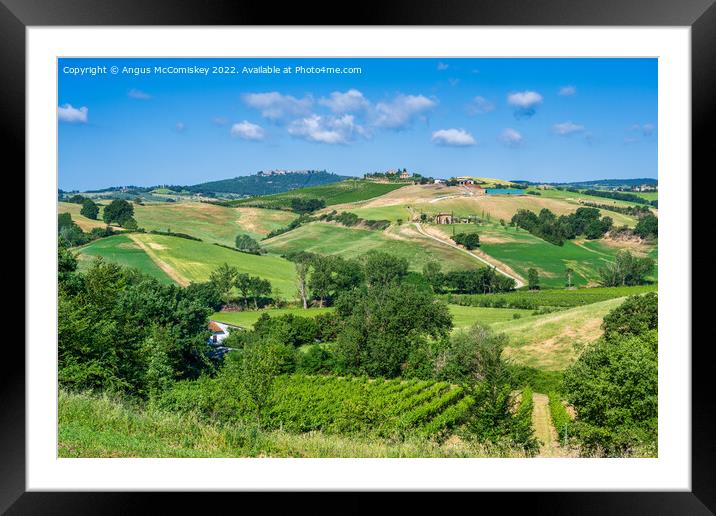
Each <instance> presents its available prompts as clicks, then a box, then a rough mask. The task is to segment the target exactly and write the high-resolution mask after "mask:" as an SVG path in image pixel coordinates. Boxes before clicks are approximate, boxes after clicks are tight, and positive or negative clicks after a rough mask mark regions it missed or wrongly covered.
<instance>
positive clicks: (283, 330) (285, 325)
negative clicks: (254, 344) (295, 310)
mask: <svg viewBox="0 0 716 516" xmlns="http://www.w3.org/2000/svg"><path fill="white" fill-rule="evenodd" d="M254 332H255V333H256V334H257V335H258V336H259V337H260V338H261V339H262V340H274V341H276V342H282V343H284V344H286V345H288V346H292V347H294V348H297V347H300V346H305V345H306V344H313V343H315V342H316V341H317V340H318V325H317V324H316V321H314V320H313V319H312V318H311V317H300V316H297V315H293V314H286V315H281V316H278V317H271V316H269V315H268V314H266V313H263V314H261V317H259V319H258V320H257V321H256V323H254Z"/></svg>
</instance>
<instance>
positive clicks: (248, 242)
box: [236, 235, 261, 254]
mask: <svg viewBox="0 0 716 516" xmlns="http://www.w3.org/2000/svg"><path fill="white" fill-rule="evenodd" d="M236 249H238V250H239V251H243V252H245V253H251V254H259V251H260V250H261V246H260V245H259V243H258V242H257V241H256V240H254V239H253V238H251V237H250V236H249V235H237V236H236Z"/></svg>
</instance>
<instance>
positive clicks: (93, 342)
mask: <svg viewBox="0 0 716 516" xmlns="http://www.w3.org/2000/svg"><path fill="white" fill-rule="evenodd" d="M77 276H79V277H81V282H74V283H72V278H73V277H77ZM60 281H61V284H60V295H59V300H58V302H59V308H58V310H59V313H58V346H59V347H58V353H59V379H60V384H61V385H63V386H65V387H69V388H72V389H92V390H109V391H121V392H125V393H127V394H130V395H133V396H139V397H146V396H148V395H149V394H150V392H152V390H153V389H157V388H158V387H159V386H161V385H164V384H165V380H166V379H167V378H171V380H172V381H173V380H176V379H181V378H193V377H196V376H198V374H200V373H201V372H202V371H205V370H210V369H211V368H212V364H211V363H210V362H209V360H208V359H207V358H206V353H207V352H208V351H209V349H208V346H207V345H206V340H207V338H208V335H209V332H208V331H207V329H206V324H207V317H208V314H209V313H210V312H211V308H209V307H208V306H206V305H204V304H203V303H202V302H201V300H200V298H197V297H194V296H193V295H192V294H191V293H187V291H186V290H184V289H181V288H180V287H176V286H174V285H162V284H160V283H159V282H158V281H156V280H154V279H151V278H148V277H146V276H143V275H142V274H140V273H138V272H136V271H133V270H131V269H124V268H122V267H119V266H117V265H114V264H110V263H105V262H103V261H102V260H100V259H98V260H96V261H95V262H94V263H93V265H92V266H91V267H90V269H89V270H88V271H87V272H86V273H84V274H77V273H72V272H69V271H68V270H67V267H65V272H64V274H62V273H61V274H60ZM68 284H70V285H71V286H72V288H66V285H68ZM155 352H156V354H157V356H155ZM167 371H170V373H166V372H167ZM167 374H168V376H167Z"/></svg>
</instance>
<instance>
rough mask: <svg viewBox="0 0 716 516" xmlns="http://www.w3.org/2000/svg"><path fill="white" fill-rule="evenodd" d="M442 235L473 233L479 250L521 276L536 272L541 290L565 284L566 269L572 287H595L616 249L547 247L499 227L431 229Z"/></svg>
mask: <svg viewBox="0 0 716 516" xmlns="http://www.w3.org/2000/svg"><path fill="white" fill-rule="evenodd" d="M434 227H435V228H437V229H439V230H440V231H442V232H443V233H444V234H445V235H446V236H451V235H452V232H453V227H454V230H455V232H456V233H460V232H465V233H473V232H476V233H478V234H479V235H480V250H482V251H483V252H485V253H486V254H488V255H490V256H492V257H493V258H496V259H497V260H499V261H501V262H503V263H505V264H507V265H509V266H510V267H511V268H512V269H514V270H515V271H516V272H517V273H519V274H520V275H522V276H523V277H525V278H526V277H527V270H528V269H529V268H535V269H537V271H538V273H539V277H540V278H539V279H540V285H541V286H542V287H543V288H561V287H564V286H565V285H566V269H567V267H571V268H572V269H573V270H574V275H573V278H572V283H573V285H574V286H578V287H579V286H586V285H588V284H595V283H596V282H597V281H598V279H599V269H600V268H601V267H603V266H604V265H605V264H607V263H609V262H612V261H613V260H614V257H615V256H616V254H617V253H618V252H619V249H618V248H615V247H611V246H608V245H604V244H602V243H601V242H599V241H587V240H583V239H575V240H566V241H565V242H564V245H562V246H558V245H554V244H550V243H549V242H547V241H545V240H542V239H541V238H538V237H536V236H534V235H531V234H530V233H528V232H527V231H525V230H522V229H517V228H514V227H507V226H506V227H503V226H500V225H499V224H484V225H476V224H455V225H448V224H446V225H441V226H434Z"/></svg>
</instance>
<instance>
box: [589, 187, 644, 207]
mask: <svg viewBox="0 0 716 516" xmlns="http://www.w3.org/2000/svg"><path fill="white" fill-rule="evenodd" d="M582 193H583V194H585V195H591V196H592V197H605V198H607V199H616V200H618V201H628V202H633V203H636V204H650V201H648V200H646V199H644V198H643V197H639V196H638V195H636V194H633V193H627V192H614V191H611V190H584V191H583V192H582Z"/></svg>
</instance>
